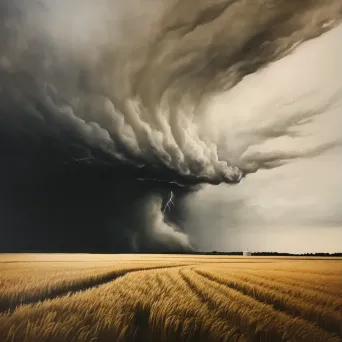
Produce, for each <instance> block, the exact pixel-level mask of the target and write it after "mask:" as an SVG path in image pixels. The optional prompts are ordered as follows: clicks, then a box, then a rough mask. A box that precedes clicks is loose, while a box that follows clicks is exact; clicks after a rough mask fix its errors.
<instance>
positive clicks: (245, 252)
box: [242, 250, 252, 256]
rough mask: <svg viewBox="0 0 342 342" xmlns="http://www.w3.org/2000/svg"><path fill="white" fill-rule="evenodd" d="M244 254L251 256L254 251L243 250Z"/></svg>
mask: <svg viewBox="0 0 342 342" xmlns="http://www.w3.org/2000/svg"><path fill="white" fill-rule="evenodd" d="M242 255H243V256H251V255H252V253H251V252H249V251H247V250H246V251H243V252H242Z"/></svg>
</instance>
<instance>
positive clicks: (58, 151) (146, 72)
mask: <svg viewBox="0 0 342 342" xmlns="http://www.w3.org/2000/svg"><path fill="white" fill-rule="evenodd" d="M161 3H162V4H163V6H162V5H161ZM144 5H145V7H144ZM144 5H143V4H142V5H139V6H138V5H137V3H136V2H134V1H129V2H127V4H126V5H123V4H120V2H119V1H109V0H103V1H99V2H96V4H95V3H94V2H92V1H82V2H80V1H74V2H71V3H70V4H68V5H67V4H66V3H55V2H53V1H49V0H46V1H43V2H38V1H33V0H31V1H20V0H17V1H3V2H2V3H1V5H0V6H1V7H0V16H1V23H2V24H1V28H0V37H1V43H0V90H1V91H0V111H1V118H0V124H1V134H2V136H1V140H2V141H1V142H2V147H1V153H2V160H3V163H4V164H5V167H3V168H2V170H1V174H2V177H1V179H2V180H1V182H2V184H3V187H4V189H7V190H6V191H4V192H3V193H2V197H3V200H4V201H6V198H7V197H6V196H8V198H12V200H9V201H8V203H7V204H6V208H7V209H4V211H7V212H11V213H12V214H9V215H8V214H7V216H6V215H5V214H4V216H3V217H5V222H4V226H6V227H18V228H17V229H18V230H19V231H20V232H23V231H24V232H25V234H26V235H27V236H30V234H32V236H31V240H32V241H33V245H34V246H38V247H39V246H43V245H44V243H47V242H46V241H50V242H49V243H50V246H53V248H55V249H56V250H58V249H60V248H61V245H64V246H68V247H65V248H66V249H69V250H72V245H73V243H76V245H77V246H81V247H80V248H82V245H86V247H85V249H89V246H90V245H92V237H94V236H95V235H96V236H97V237H98V238H99V239H101V242H99V244H98V250H103V249H105V250H111V247H110V246H114V247H113V250H120V251H121V250H131V249H132V248H133V249H134V248H136V249H137V250H139V251H143V250H162V249H163V248H166V247H165V246H171V247H170V249H172V250H174V249H178V248H179V249H181V250H183V249H187V248H191V246H190V243H189V242H188V241H187V237H186V236H185V235H184V234H183V233H181V232H178V231H177V228H175V227H173V226H172V225H171V223H170V224H167V223H165V221H164V219H163V217H162V214H161V212H160V209H161V207H162V200H161V197H160V196H162V197H163V198H164V202H165V200H167V196H168V194H169V191H170V190H176V191H177V188H180V187H181V186H185V187H190V186H193V185H195V184H198V183H202V182H209V183H214V184H216V183H220V182H227V183H236V182H239V180H240V179H241V177H242V175H243V173H247V172H249V171H251V169H250V167H247V166H248V165H250V164H253V170H252V171H255V170H256V169H258V168H259V167H265V166H267V167H269V166H270V165H271V164H272V165H274V166H276V165H277V159H278V158H279V159H281V158H280V157H282V156H280V157H278V156H277V155H274V156H271V157H270V158H271V159H272V160H268V161H267V165H266V164H265V161H264V160H263V158H260V160H261V161H262V162H260V163H259V158H255V160H252V161H251V160H248V161H247V162H248V165H247V166H245V167H244V165H233V164H232V162H230V161H229V160H220V159H219V157H218V151H217V146H216V145H215V144H213V143H211V142H210V141H207V140H206V139H205V138H203V137H202V136H200V135H199V134H198V127H197V126H196V118H197V117H199V116H201V115H204V114H203V113H204V109H203V108H204V106H205V104H206V102H207V100H208V99H210V97H211V95H213V94H215V93H218V92H222V91H224V90H227V89H230V88H231V87H233V86H234V85H235V84H237V83H238V82H239V81H240V80H241V79H242V78H243V76H245V75H247V74H250V73H254V72H256V71H258V70H259V69H260V68H263V67H264V66H266V65H267V64H269V63H271V62H273V61H275V60H277V59H279V58H281V57H283V56H285V55H286V54H288V53H289V52H290V51H291V49H292V48H293V47H294V45H295V44H297V43H300V42H302V41H305V40H307V39H310V38H313V37H316V36H318V35H320V34H322V33H323V32H324V31H326V30H328V29H330V28H331V27H333V26H334V25H336V24H337V23H338V22H339V20H340V17H341V8H342V5H341V2H340V1H338V0H334V1H330V2H324V1H321V2H317V1H309V0H305V1H301V2H298V1H294V0H293V1H289V0H287V1H284V0H283V1H281V0H272V1H271V0H270V1H265V0H263V1H261V0H260V1H246V0H245V1H244V0H239V1H209V0H207V1H204V0H202V1H191V0H188V1H171V0H170V1H165V2H159V5H158V6H159V7H156V6H157V2H156V1H152V0H150V1H147V0H146V4H144ZM155 8H157V10H156V9H155ZM152 16H154V17H157V19H156V20H154V21H152V24H148V23H149V22H150V21H151V18H152ZM290 157H291V156H290ZM104 170H105V171H104ZM18 179H19V184H18V183H17V180H18ZM21 183H23V184H22V185H20V184H21ZM56 184H58V186H56ZM178 191H180V190H178ZM30 196H31V197H30ZM141 203H147V204H141ZM30 206H32V208H31V207H30ZM3 208H4V207H3ZM30 208H31V209H30ZM141 208H143V212H144V213H145V214H141V210H142V209H141ZM158 208H159V210H158ZM17 212H18V213H22V217H21V218H20V217H17V218H13V216H16V213H17ZM58 212H59V214H58ZM19 216H20V215H19ZM56 217H58V219H55V218H56ZM141 217H142V219H141ZM6 220H7V221H6ZM39 221H41V222H39ZM51 221H53V222H51ZM24 226H25V228H23V227H24ZM44 227H45V228H44ZM46 227H49V228H46ZM6 229H7V228H6ZM8 229H11V228H8ZM97 229H98V231H97ZM29 232H32V233H29ZM34 232H36V233H34ZM61 232H65V233H66V235H67V237H66V239H65V240H66V241H63V238H62V235H63V234H62V233H61ZM94 232H95V234H94ZM34 234H36V236H34ZM53 234H56V236H55V237H54V236H53ZM5 236H6V235H5ZM13 236H14V237H15V238H16V237H17V234H16V233H15V229H14V233H13ZM44 236H45V237H44ZM70 236H72V238H71V237H70ZM82 236H86V238H85V239H86V241H88V242H87V243H85V244H82V242H80V241H78V242H77V240H78V239H79V238H80V237H82ZM100 236H101V238H100ZM40 237H42V240H43V241H44V243H39V239H40ZM132 237H134V238H132ZM37 241H38V242H37ZM51 241H53V242H51ZM69 241H72V242H69ZM95 245H96V244H95ZM23 246H25V243H24V242H23ZM104 246H105V247H104ZM39 248H41V247H39ZM95 249H96V248H95Z"/></svg>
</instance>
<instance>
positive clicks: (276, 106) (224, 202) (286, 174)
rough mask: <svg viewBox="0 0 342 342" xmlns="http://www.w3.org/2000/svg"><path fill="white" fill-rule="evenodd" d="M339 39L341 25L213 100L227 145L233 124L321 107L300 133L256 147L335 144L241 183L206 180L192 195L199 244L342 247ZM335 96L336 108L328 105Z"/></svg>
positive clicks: (246, 125) (254, 123)
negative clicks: (218, 182) (324, 142)
mask: <svg viewBox="0 0 342 342" xmlns="http://www.w3.org/2000/svg"><path fill="white" fill-rule="evenodd" d="M341 38H342V26H339V27H337V28H335V29H334V30H332V31H330V32H328V33H326V34H324V35H323V36H321V37H319V38H316V39H314V40H312V41H309V42H306V43H304V44H302V46H300V47H299V48H298V49H297V50H295V52H294V53H293V54H292V55H290V56H287V57H285V58H284V59H282V60H280V61H278V62H275V63H274V64H272V65H271V66H269V67H268V68H267V69H265V70H263V71H260V72H258V73H257V74H253V75H251V76H248V77H246V78H245V79H244V80H243V81H242V82H241V83H240V84H239V85H238V86H237V87H236V88H235V89H234V90H232V91H230V92H229V93H227V94H224V95H222V96H220V97H219V98H216V99H215V100H214V101H213V102H212V104H211V106H212V107H210V108H209V110H210V111H212V113H213V116H214V117H211V121H210V123H211V125H212V128H213V130H216V131H220V133H221V134H222V135H225V138H226V139H224V140H226V141H227V140H228V142H230V141H232V140H233V138H234V137H232V136H231V134H232V133H231V132H232V130H231V129H229V127H232V126H234V127H235V128H236V127H243V129H244V130H253V129H255V128H258V127H261V126H262V125H264V124H266V123H267V122H268V121H272V120H278V119H279V118H280V117H286V116H290V115H292V114H293V113H295V112H298V111H303V112H305V111H310V110H311V109H312V108H318V107H320V106H322V107H323V108H324V111H323V113H319V114H317V115H316V116H315V117H314V118H313V119H312V121H311V122H309V123H307V124H306V125H303V126H301V127H300V128H298V127H297V131H298V132H300V133H301V136H299V137H297V138H293V137H286V138H283V139H270V140H268V141H267V142H266V143H264V144H263V145H259V146H256V147H254V149H257V150H258V151H261V152H267V151H270V150H277V149H278V148H281V149H284V150H285V151H286V150H293V149H295V150H296V149H297V150H299V151H300V150H301V149H303V148H304V149H306V148H307V147H308V146H316V145H319V144H321V143H322V141H326V142H329V141H331V142H332V141H335V142H337V143H336V147H334V148H332V149H330V150H328V151H327V152H325V153H322V154H321V155H319V156H314V157H311V158H304V159H303V158H300V159H298V160H292V161H290V162H288V163H287V164H286V165H284V166H281V167H278V168H275V169H271V170H259V171H258V172H257V173H255V174H251V175H249V176H248V177H246V178H245V179H244V180H243V182H242V183H241V184H238V185H235V186H229V185H225V184H222V185H220V186H209V185H208V186H206V187H205V189H203V190H201V191H199V192H198V193H194V194H192V195H190V196H189V197H188V199H187V201H186V205H187V209H188V214H189V215H188V219H187V222H186V226H187V227H188V229H189V232H190V234H191V236H192V237H193V239H194V240H195V241H196V243H197V244H198V245H199V246H200V249H205V250H220V251H229V250H241V249H249V250H250V251H286V252H297V253H300V252H318V251H325V252H341V250H342V195H341V194H342V154H341V152H342V148H341V145H340V143H341V139H342V131H341V127H342V92H341V90H342V65H341V63H342V62H341V61H342V45H341V41H342V40H341ZM331 97H333V98H334V100H333V101H334V105H333V106H331V108H325V104H326V101H327V99H330V98H331ZM232 112H233V113H232ZM227 113H229V114H227ZM227 116H229V121H228V122H227V120H226V119H225V118H227ZM245 120H246V121H245ZM215 122H218V123H219V126H218V125H216V126H215ZM241 131H242V128H241ZM233 132H235V133H234V134H237V133H236V131H234V130H233ZM216 133H217V132H216ZM237 136H238V134H237ZM227 138H228V139H227ZM280 146H281V147H280Z"/></svg>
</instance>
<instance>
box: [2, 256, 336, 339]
mask: <svg viewBox="0 0 342 342" xmlns="http://www.w3.org/2000/svg"><path fill="white" fill-rule="evenodd" d="M0 272H1V273H0V341H20V342H22V341H28V342H29V341H34V342H39V341H46V342H48V341H49V342H50V341H51V342H52V341H139V342H140V341H141V342H150V341H151V342H154V341H155V342H164V341H165V342H169V341H170V342H171V341H172V342H173V341H176V342H182V341H196V342H197V341H208V342H211V341H213V342H215V341H310V342H314V341H336V342H337V341H342V260H341V259H338V258H325V259H320V258H299V257H293V258H288V257H285V258H282V257H239V256H234V257H229V256H204V255H198V256H191V255H189V256H182V255H87V254H76V255H67V254H64V255H63V254H60V255H59V254H51V255H44V254H3V255H0Z"/></svg>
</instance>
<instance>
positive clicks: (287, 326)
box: [183, 270, 339, 341]
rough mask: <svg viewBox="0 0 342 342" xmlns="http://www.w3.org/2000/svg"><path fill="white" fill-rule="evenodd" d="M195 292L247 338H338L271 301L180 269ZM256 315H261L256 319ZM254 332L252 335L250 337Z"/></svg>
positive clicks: (321, 339) (265, 339) (296, 339)
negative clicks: (263, 300) (277, 308)
mask: <svg viewBox="0 0 342 342" xmlns="http://www.w3.org/2000/svg"><path fill="white" fill-rule="evenodd" d="M183 276H184V277H185V278H187V279H188V283H189V284H192V289H193V290H194V291H196V292H197V293H198V295H200V296H202V297H203V298H207V300H209V301H211V303H212V304H211V305H213V306H215V307H217V308H219V309H220V310H221V311H222V313H223V314H224V315H226V318H227V320H228V321H235V323H236V324H239V325H240V327H241V329H243V331H244V333H245V334H247V337H248V338H256V340H262V341H279V340H292V341H310V338H311V341H315V340H316V341H317V340H318V338H319V341H338V340H339V339H338V337H337V336H334V334H331V333H329V332H326V331H324V330H322V329H320V328H319V327H316V326H315V325H314V324H313V323H310V322H308V321H306V320H303V319H301V318H299V317H292V316H290V315H288V314H287V313H283V312H281V311H278V310H274V308H273V306H272V305H268V304H266V303H264V302H261V301H258V300H256V299H255V298H253V297H250V296H248V295H245V294H243V293H241V292H240V291H238V290H237V289H234V288H230V287H227V286H226V285H223V284H220V283H218V282H216V281H215V280H211V279H208V278H206V277H204V276H201V275H199V274H197V273H196V272H192V271H188V270H186V272H183ZM259 317H263V319H262V321H260V319H259ZM253 336H254V337H253Z"/></svg>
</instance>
